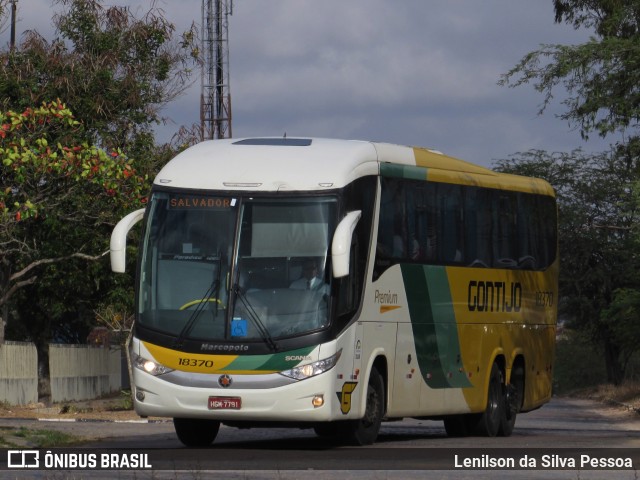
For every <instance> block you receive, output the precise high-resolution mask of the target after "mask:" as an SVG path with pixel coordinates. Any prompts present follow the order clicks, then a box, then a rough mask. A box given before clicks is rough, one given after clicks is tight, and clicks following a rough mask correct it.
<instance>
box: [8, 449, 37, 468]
mask: <svg viewBox="0 0 640 480" xmlns="http://www.w3.org/2000/svg"><path fill="white" fill-rule="evenodd" d="M7 467H8V468H38V467H40V452H39V451H38V450H8V451H7Z"/></svg>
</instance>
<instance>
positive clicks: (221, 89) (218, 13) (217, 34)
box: [200, 0, 233, 140]
mask: <svg viewBox="0 0 640 480" xmlns="http://www.w3.org/2000/svg"><path fill="white" fill-rule="evenodd" d="M232 14H233V0H202V54H203V56H204V59H203V64H202V91H201V94H200V127H201V128H200V129H201V137H202V139H203V140H208V139H214V138H231V93H230V90H229V21H228V17H229V15H232Z"/></svg>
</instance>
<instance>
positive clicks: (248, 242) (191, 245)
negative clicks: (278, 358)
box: [138, 191, 337, 344]
mask: <svg viewBox="0 0 640 480" xmlns="http://www.w3.org/2000/svg"><path fill="white" fill-rule="evenodd" d="M336 214H337V201H336V198H335V197H326V196H325V197H304V198H301V197H296V198H291V197H289V198H287V199H273V198H250V197H247V198H242V197H224V196H208V195H197V194H193V193H188V194H186V193H175V192H159V191H156V192H154V193H153V194H152V197H151V200H150V206H149V213H148V219H147V225H146V230H145V235H144V240H143V247H142V249H143V251H142V263H141V271H140V286H139V296H138V313H139V317H138V322H139V323H138V324H139V326H141V327H146V328H150V329H153V330H156V331H159V332H162V333H165V334H169V335H171V336H174V337H176V339H177V341H178V342H179V341H180V340H181V339H194V340H196V339H197V340H203V341H211V340H216V341H225V340H226V341H231V342H233V341H242V342H246V341H254V340H255V341H265V342H267V343H270V344H273V339H274V338H282V337H290V336H296V335H301V334H305V333H307V332H311V331H316V330H319V329H323V328H326V327H327V326H328V325H329V315H328V312H329V300H330V292H331V276H330V275H329V272H328V269H327V258H328V253H329V252H328V250H329V241H330V238H331V233H332V230H333V229H334V228H335V219H336ZM238 225H239V228H238V227H237V226H238Z"/></svg>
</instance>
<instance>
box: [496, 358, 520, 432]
mask: <svg viewBox="0 0 640 480" xmlns="http://www.w3.org/2000/svg"><path fill="white" fill-rule="evenodd" d="M523 396H524V369H523V368H522V367H521V366H518V367H515V368H514V369H513V371H512V372H511V381H510V382H509V385H506V386H505V387H504V408H503V414H502V418H501V420H500V428H499V429H498V435H499V436H501V437H508V436H510V435H511V434H512V433H513V429H514V427H515V425H516V416H517V414H518V412H519V411H520V407H521V406H522V398H523Z"/></svg>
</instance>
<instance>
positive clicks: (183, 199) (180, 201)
mask: <svg viewBox="0 0 640 480" xmlns="http://www.w3.org/2000/svg"><path fill="white" fill-rule="evenodd" d="M235 204H236V199H235V198H224V197H201V196H186V195H180V196H175V197H172V198H171V199H169V208H170V209H173V210H227V209H229V208H231V207H233V206H235Z"/></svg>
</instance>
